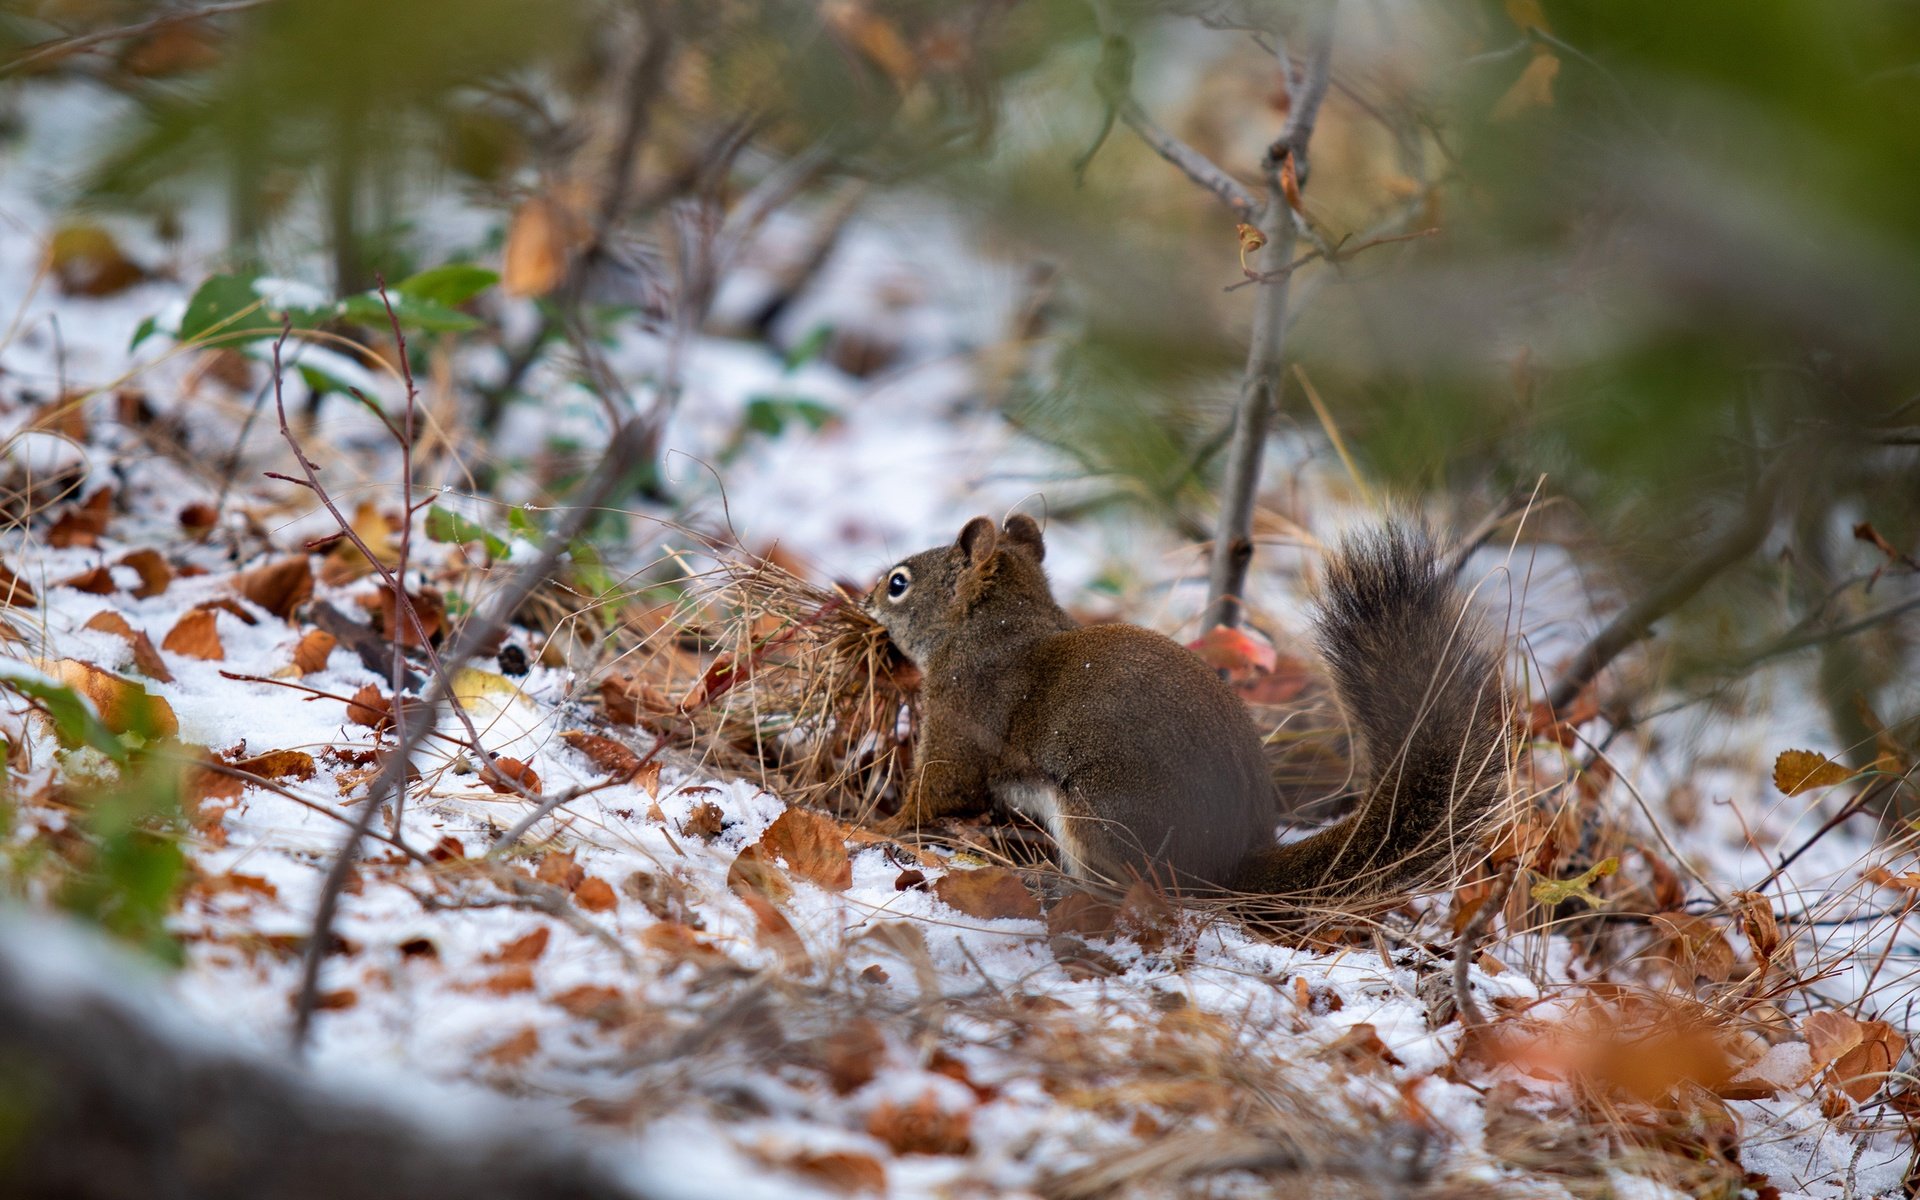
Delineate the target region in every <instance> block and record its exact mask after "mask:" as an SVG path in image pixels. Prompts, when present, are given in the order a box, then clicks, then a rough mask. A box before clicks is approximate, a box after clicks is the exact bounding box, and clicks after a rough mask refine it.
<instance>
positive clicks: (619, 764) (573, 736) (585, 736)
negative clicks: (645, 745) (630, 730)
mask: <svg viewBox="0 0 1920 1200" xmlns="http://www.w3.org/2000/svg"><path fill="white" fill-rule="evenodd" d="M560 740H561V741H563V742H565V743H566V744H567V745H569V746H572V747H573V748H574V749H575V750H578V751H579V752H580V753H582V754H584V755H586V756H587V759H588V761H590V762H592V763H593V765H594V766H595V767H597V768H599V769H600V770H602V771H605V772H606V773H607V774H609V775H611V776H613V777H614V778H615V779H622V780H625V779H632V778H633V777H634V776H635V775H637V774H639V772H640V756H639V755H638V754H635V753H634V752H633V751H632V750H630V749H628V748H627V747H625V746H623V745H621V744H620V743H619V742H616V741H614V740H613V739H612V738H610V737H601V736H600V735H599V734H597V733H588V732H587V731H586V730H584V729H563V730H561V731H560Z"/></svg>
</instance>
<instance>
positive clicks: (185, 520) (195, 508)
mask: <svg viewBox="0 0 1920 1200" xmlns="http://www.w3.org/2000/svg"><path fill="white" fill-rule="evenodd" d="M177 519H178V520H179V522H180V528H181V529H182V530H184V531H185V532H187V533H192V534H200V533H205V532H206V531H207V530H209V529H212V528H213V527H214V526H215V525H217V524H219V522H220V511H219V510H218V509H216V508H214V506H213V505H211V504H206V503H202V502H200V501H197V500H196V501H195V502H193V503H192V504H186V505H182V506H181V508H180V512H179V514H178V517H177Z"/></svg>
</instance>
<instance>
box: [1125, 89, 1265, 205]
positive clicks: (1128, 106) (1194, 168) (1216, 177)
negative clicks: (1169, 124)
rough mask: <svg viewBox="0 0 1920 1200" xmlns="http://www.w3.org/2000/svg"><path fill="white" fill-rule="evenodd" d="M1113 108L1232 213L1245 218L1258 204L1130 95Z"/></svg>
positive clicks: (1246, 191)
mask: <svg viewBox="0 0 1920 1200" xmlns="http://www.w3.org/2000/svg"><path fill="white" fill-rule="evenodd" d="M1115 111H1117V112H1118V113H1119V114H1120V119H1121V120H1122V121H1124V122H1126V125H1127V128H1129V129H1131V130H1133V132H1134V133H1135V134H1137V135H1139V138H1140V140H1141V141H1143V142H1145V143H1146V144H1147V147H1148V148H1149V149H1151V150H1152V151H1153V152H1154V153H1155V154H1158V155H1159V156H1160V157H1161V158H1164V159H1166V160H1167V161H1168V162H1170V163H1172V164H1173V165H1174V166H1176V167H1178V168H1180V171H1181V173H1182V174H1184V175H1185V176H1186V177H1187V178H1188V179H1191V180H1193V182H1195V183H1197V184H1199V185H1200V186H1201V187H1203V188H1205V189H1207V190H1208V191H1210V192H1212V193H1213V194H1214V195H1215V196H1217V197H1218V198H1219V200H1220V202H1221V203H1222V204H1224V205H1226V206H1227V207H1228V208H1230V209H1232V210H1233V215H1234V216H1236V217H1238V218H1240V219H1241V220H1242V221H1245V220H1247V219H1248V218H1249V217H1251V216H1252V215H1253V211H1254V209H1255V208H1256V207H1257V206H1258V202H1257V201H1255V200H1254V198H1253V193H1251V192H1249V191H1248V190H1247V189H1246V188H1244V187H1241V186H1240V183H1239V181H1238V180H1236V179H1234V177H1233V176H1231V175H1229V174H1227V172H1226V171H1225V169H1223V168H1222V167H1221V166H1220V165H1219V164H1217V163H1215V162H1214V161H1213V160H1212V159H1210V158H1208V157H1207V156H1206V155H1204V154H1202V153H1200V152H1199V151H1198V150H1195V149H1194V148H1193V147H1192V146H1189V145H1187V144H1186V143H1185V142H1183V141H1181V140H1180V139H1179V138H1178V137H1176V136H1175V135H1174V134H1172V133H1170V132H1168V131H1167V130H1165V129H1162V128H1161V127H1160V126H1159V125H1157V124H1155V123H1154V120H1153V118H1152V117H1149V116H1148V115H1147V114H1146V111H1145V110H1144V109H1142V108H1141V107H1140V106H1139V105H1138V104H1137V103H1135V102H1134V101H1133V100H1132V99H1131V98H1123V99H1121V100H1120V102H1119V103H1118V104H1117V105H1116V106H1115Z"/></svg>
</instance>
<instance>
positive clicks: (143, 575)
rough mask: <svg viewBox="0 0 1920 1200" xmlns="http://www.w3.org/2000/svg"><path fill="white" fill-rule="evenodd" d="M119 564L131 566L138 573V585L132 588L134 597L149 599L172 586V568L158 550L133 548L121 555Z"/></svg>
mask: <svg viewBox="0 0 1920 1200" xmlns="http://www.w3.org/2000/svg"><path fill="white" fill-rule="evenodd" d="M120 565H121V566H123V567H132V568H133V569H134V570H135V571H136V572H138V573H139V575H140V586H139V587H137V588H135V589H133V594H134V597H135V598H136V599H140V600H147V599H150V598H152V597H154V596H158V595H160V594H161V593H163V592H165V591H166V590H167V589H168V588H169V587H171V586H173V568H172V567H171V566H169V565H168V564H167V560H166V559H165V558H162V557H161V556H160V552H159V551H158V550H151V549H148V550H135V551H133V552H132V553H131V554H127V555H123V556H122V557H121V559H120Z"/></svg>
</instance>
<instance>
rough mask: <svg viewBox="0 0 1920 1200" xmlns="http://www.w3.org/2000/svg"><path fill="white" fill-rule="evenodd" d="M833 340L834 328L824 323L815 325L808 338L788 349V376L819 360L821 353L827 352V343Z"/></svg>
mask: <svg viewBox="0 0 1920 1200" xmlns="http://www.w3.org/2000/svg"><path fill="white" fill-rule="evenodd" d="M832 340H833V326H831V325H828V324H824V323H823V324H820V325H815V326H814V327H813V328H812V329H811V330H809V331H808V333H807V336H805V337H803V338H801V339H800V340H799V341H797V342H795V343H794V344H793V345H792V346H790V347H788V349H787V353H786V367H787V374H789V375H791V374H793V373H794V372H795V371H797V370H799V369H800V368H801V367H804V366H806V365H807V364H808V363H810V362H812V361H813V360H814V359H816V358H819V357H820V352H821V351H823V350H825V349H826V348H827V343H828V342H830V341H832Z"/></svg>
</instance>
